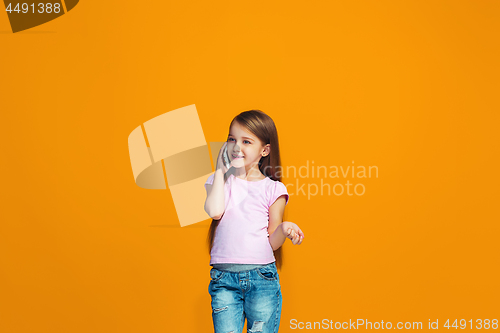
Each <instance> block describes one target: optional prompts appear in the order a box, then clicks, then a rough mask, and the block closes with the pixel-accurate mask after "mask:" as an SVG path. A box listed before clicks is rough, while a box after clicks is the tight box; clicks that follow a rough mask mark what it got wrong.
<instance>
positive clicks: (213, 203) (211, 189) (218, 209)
mask: <svg viewBox="0 0 500 333" xmlns="http://www.w3.org/2000/svg"><path fill="white" fill-rule="evenodd" d="M206 189H207V199H206V200H205V212H207V214H208V216H210V218H212V219H214V220H220V219H221V217H222V215H224V211H225V209H226V207H225V194H224V174H223V171H222V169H217V170H216V171H215V174H214V181H213V183H212V185H209V184H207V185H206Z"/></svg>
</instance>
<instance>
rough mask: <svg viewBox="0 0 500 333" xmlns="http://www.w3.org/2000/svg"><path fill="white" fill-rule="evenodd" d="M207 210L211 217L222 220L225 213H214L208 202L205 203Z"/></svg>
mask: <svg viewBox="0 0 500 333" xmlns="http://www.w3.org/2000/svg"><path fill="white" fill-rule="evenodd" d="M205 212H206V213H207V214H208V216H210V218H211V219H214V220H220V219H221V218H222V216H223V215H224V212H222V213H217V214H214V213H213V212H212V210H210V209H209V208H208V207H207V205H206V203H205Z"/></svg>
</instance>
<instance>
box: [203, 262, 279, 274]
mask: <svg viewBox="0 0 500 333" xmlns="http://www.w3.org/2000/svg"><path fill="white" fill-rule="evenodd" d="M272 264H274V261H273V262H271V263H269V264H233V263H223V264H222V263H221V264H212V266H213V268H215V269H218V270H219V271H226V272H244V271H251V270H253V269H256V268H260V267H263V266H268V265H272Z"/></svg>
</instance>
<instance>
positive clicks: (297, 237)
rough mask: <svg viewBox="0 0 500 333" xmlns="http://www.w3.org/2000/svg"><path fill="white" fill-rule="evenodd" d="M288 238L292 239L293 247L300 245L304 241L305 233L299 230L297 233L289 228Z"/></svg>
mask: <svg viewBox="0 0 500 333" xmlns="http://www.w3.org/2000/svg"><path fill="white" fill-rule="evenodd" d="M286 237H287V238H290V240H291V241H292V244H293V245H300V244H301V243H302V240H303V239H304V233H302V231H300V230H299V232H295V230H293V229H292V228H288V231H287V236H286Z"/></svg>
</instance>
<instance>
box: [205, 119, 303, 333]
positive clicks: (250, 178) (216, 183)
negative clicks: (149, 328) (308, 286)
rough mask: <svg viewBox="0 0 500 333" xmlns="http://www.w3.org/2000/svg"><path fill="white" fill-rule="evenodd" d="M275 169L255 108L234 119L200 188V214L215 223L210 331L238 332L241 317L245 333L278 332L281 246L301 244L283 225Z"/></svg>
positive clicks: (270, 141) (273, 151)
mask: <svg viewBox="0 0 500 333" xmlns="http://www.w3.org/2000/svg"><path fill="white" fill-rule="evenodd" d="M226 148H227V156H228V157H229V162H230V166H229V169H228V168H227V167H226V165H225V164H224V160H223V154H224V151H225V149H226ZM280 169H281V165H280V152H279V144H278V133H277V130H276V127H275V125H274V122H273V120H272V119H271V118H270V117H269V116H268V115H266V114H265V113H264V112H262V111H260V110H250V111H245V112H242V113H240V114H239V115H237V116H236V117H235V118H234V119H233V120H232V121H231V124H230V126H229V135H228V139H227V142H225V143H224V145H223V146H222V148H221V150H220V151H219V156H218V158H217V166H216V171H215V173H214V174H212V175H210V177H208V180H207V182H206V183H205V188H206V190H207V199H206V201H205V211H206V212H207V214H208V215H209V216H210V217H211V218H212V219H213V220H212V224H211V225H210V231H209V237H208V242H209V251H210V257H211V259H210V265H212V266H213V267H212V269H211V270H210V278H211V281H210V284H209V286H208V292H209V293H210V296H211V297H212V319H213V324H214V330H215V333H241V332H242V330H243V326H244V323H245V318H247V328H248V332H262V333H271V332H273V333H274V332H278V329H279V324H280V317H281V301H282V296H281V287H280V282H279V275H278V272H277V268H281V267H280V266H281V245H282V244H283V242H284V241H285V240H286V238H289V239H290V240H291V241H292V244H294V245H298V244H301V243H302V240H303V239H304V233H303V232H302V231H301V230H300V228H299V227H298V226H297V225H296V224H295V223H292V222H288V221H285V222H282V221H283V212H284V210H285V205H286V204H287V203H288V192H287V189H286V187H285V185H283V183H281V177H280V176H279V174H280V171H279V170H280ZM276 263H277V264H278V265H276Z"/></svg>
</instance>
